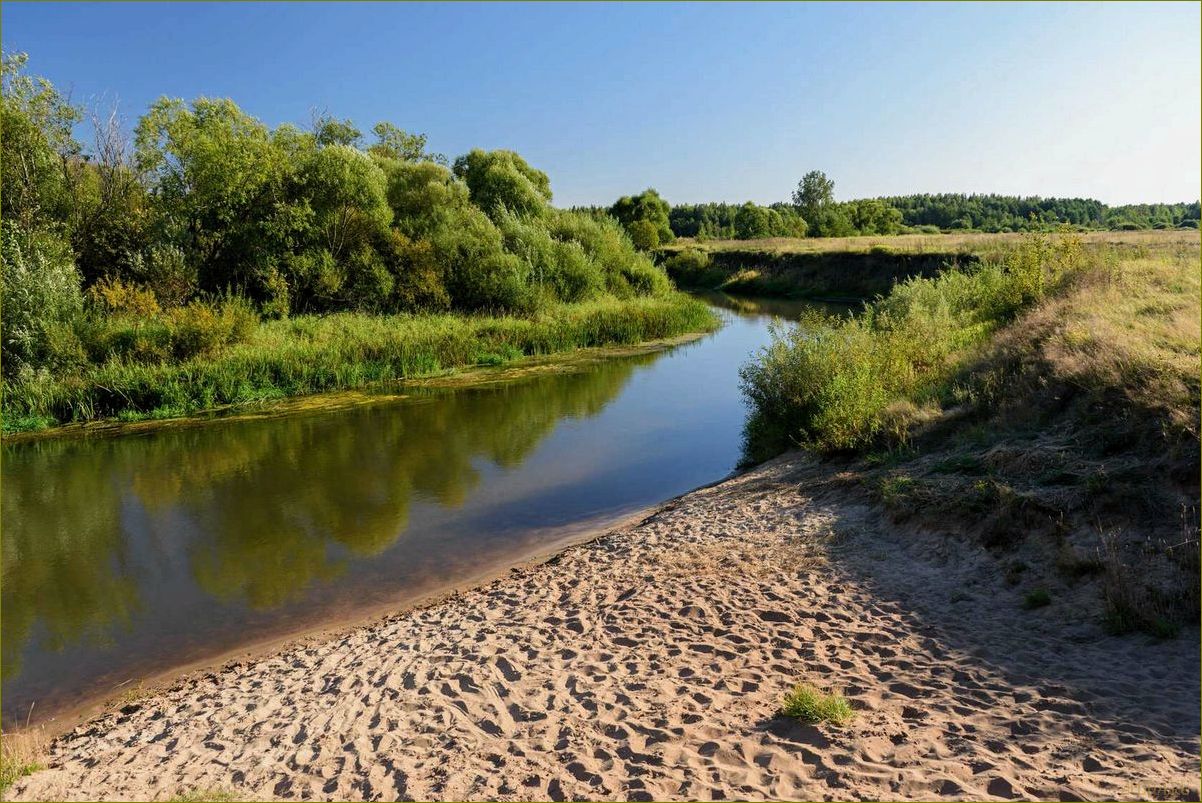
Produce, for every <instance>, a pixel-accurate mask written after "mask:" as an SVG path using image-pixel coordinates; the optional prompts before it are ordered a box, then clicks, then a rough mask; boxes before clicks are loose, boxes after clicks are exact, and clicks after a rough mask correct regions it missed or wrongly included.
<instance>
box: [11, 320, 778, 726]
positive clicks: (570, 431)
mask: <svg viewBox="0 0 1202 803" xmlns="http://www.w3.org/2000/svg"><path fill="white" fill-rule="evenodd" d="M798 308H799V307H798V305H797V304H796V303H795V302H794V303H792V306H791V307H789V308H788V313H787V314H793V313H795V312H796V311H797V309H798ZM765 320H766V319H765V318H763V317H760V316H758V315H755V314H745V315H731V316H730V320H729V321H728V323H727V325H726V326H725V327H724V328H723V329H722V330H721V331H720V332H718V333H717V334H715V335H712V336H710V337H708V338H706V339H705V340H703V341H699V342H697V343H693V344H689V345H686V346H683V347H679V348H677V349H674V350H672V351H669V352H662V353H656V354H646V355H640V356H634V357H624V358H619V359H610V360H597V361H593V362H588V363H582V364H581V365H579V366H577V367H576V368H575V369H573V370H570V371H564V372H555V373H544V374H537V375H533V376H527V377H525V378H522V379H518V380H515V381H513V382H509V383H504V384H499V385H493V386H487V387H478V388H464V389H457V390H444V391H426V392H420V393H418V394H416V395H414V396H413V397H411V398H408V399H405V400H401V401H392V402H388V403H383V404H378V405H373V406H367V407H359V408H354V409H350V410H343V411H338V412H332V413H320V414H311V415H298V416H294V417H287V418H280V419H272V420H260V421H243V422H224V423H215V424H212V425H209V426H204V427H198V428H189V429H179V430H161V431H157V432H152V433H149V434H143V435H137V436H130V437H123V438H113V439H99V440H90V441H88V440H74V441H47V442H34V443H28V444H19V445H15V446H9V447H5V449H4V453H3V458H4V460H3V473H2V480H3V482H2V484H0V533H2V536H3V545H2V547H3V550H2V558H3V567H2V568H3V577H2V580H3V586H2V589H0V593H2V600H0V602H2V605H3V607H2V609H0V610H2V611H3V614H2V628H3V633H2V636H3V642H2V643H3V655H2V660H3V671H4V681H3V682H4V689H3V704H4V718H5V720H6V721H10V720H12V721H24V719H25V716H26V714H27V711H28V709H29V707H30V705H31V704H32V703H34V702H35V701H36V703H37V705H36V712H37V714H39V715H41V716H46V715H49V714H52V713H53V712H54V711H56V710H61V709H63V708H66V707H68V706H71V705H73V704H76V703H78V702H81V701H83V700H86V699H88V698H89V697H93V696H96V695H98V694H104V693H107V692H109V691H110V690H111V689H112V688H113V687H114V686H116V685H118V684H121V683H124V682H126V681H128V680H130V679H131V678H135V679H136V678H140V677H145V676H147V675H150V674H153V673H154V672H157V671H163V670H166V669H169V668H171V667H172V666H177V665H181V664H183V663H187V662H190V661H195V660H200V659H204V658H206V657H212V656H215V655H217V654H220V653H222V652H225V651H228V650H230V649H234V648H236V647H238V646H240V645H244V644H248V643H250V642H253V641H255V640H261V639H264V638H268V637H271V636H274V635H278V634H282V633H289V632H296V631H299V630H301V629H304V628H306V627H313V626H316V625H320V624H322V623H328V622H331V621H336V620H338V619H340V618H345V617H348V616H352V615H353V614H354V613H355V612H356V611H361V612H362V611H366V610H368V609H371V608H373V607H378V606H382V605H390V604H391V605H395V604H403V603H404V602H405V601H407V600H412V599H414V598H416V597H418V596H420V595H422V594H426V593H430V592H431V591H435V590H437V589H439V588H445V587H447V586H448V585H450V584H454V583H456V582H462V581H464V580H465V579H468V578H470V577H472V576H474V575H477V574H479V573H481V572H484V571H488V570H491V569H495V568H497V567H498V566H502V565H504V564H505V563H506V562H512V561H514V560H519V559H521V558H522V557H524V556H527V555H529V554H531V553H532V552H534V551H537V550H538V549H539V548H540V547H546V546H547V545H549V544H551V543H554V542H555V541H556V540H557V539H561V538H562V537H563V532H564V528H567V527H570V526H572V525H575V524H579V523H581V522H595V523H604V522H605V521H612V520H614V519H616V518H618V517H620V516H621V515H623V514H626V513H629V512H631V511H633V510H635V509H637V508H639V507H643V506H646V505H649V504H653V503H654V502H656V501H659V500H661V499H664V498H668V497H671V496H673V495H675V494H678V493H681V492H683V491H685V490H688V489H689V488H691V487H695V486H697V485H699V484H702V483H704V482H707V481H711V480H714V479H718V478H719V477H721V476H722V475H723V474H724V473H726V472H727V471H729V470H730V469H731V468H732V467H733V466H734V464H735V462H736V460H737V459H738V455H739V433H740V427H741V424H742V420H743V416H744V409H743V405H742V400H741V399H740V397H739V393H738V388H737V369H738V366H739V365H740V364H741V363H742V362H743V361H744V360H745V359H746V358H747V356H748V355H749V354H750V353H751V352H752V351H753V350H754V349H755V348H757V347H759V346H760V345H762V344H763V343H764V342H765V341H766V339H767V337H766V332H765ZM35 718H36V717H35Z"/></svg>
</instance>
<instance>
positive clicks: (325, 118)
mask: <svg viewBox="0 0 1202 803" xmlns="http://www.w3.org/2000/svg"><path fill="white" fill-rule="evenodd" d="M313 138H314V139H315V140H316V141H317V146H318V147H319V148H324V147H326V146H327V145H349V146H351V147H358V145H359V142H360V141H361V140H362V139H363V132H361V131H360V130H359V129H357V128H355V124H354V123H352V122H351V121H350V120H339V119H337V118H335V117H332V116H330V115H329V114H327V113H325V112H322V113H321V114H318V115H316V116H315V117H314V119H313Z"/></svg>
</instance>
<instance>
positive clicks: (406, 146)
mask: <svg viewBox="0 0 1202 803" xmlns="http://www.w3.org/2000/svg"><path fill="white" fill-rule="evenodd" d="M371 130H372V133H374V134H375V135H376V144H375V145H372V146H371V148H369V149H368V150H369V151H370V152H371V153H372V154H374V155H376V156H380V157H384V158H387V159H399V160H400V161H402V162H437V163H438V164H446V163H447V157H445V156H443V155H442V154H441V153H427V152H426V135H425V134H410V133H409V132H408V131H402V130H401V129H399V128H397V127H396V126H395V125H393V124H392V123H386V122H381V123H376V124H375V125H374V126H373V127H372V129H371Z"/></svg>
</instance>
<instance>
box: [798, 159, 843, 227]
mask: <svg viewBox="0 0 1202 803" xmlns="http://www.w3.org/2000/svg"><path fill="white" fill-rule="evenodd" d="M834 202H835V182H834V181H832V180H831V179H829V178H827V177H826V173H823V172H822V171H821V170H811V171H810V172H808V173H806V174H805V175H804V176H802V178H801V181H799V182H797V189H795V190H794V191H793V205H794V206H796V207H797V211H798V212H800V213H801V215H802V217H804V218H805V219H806V220H808V221H810V222H811V223H813V221H815V220H816V219H817V218H818V216H819V213H820V212H822V211H824V210H825V209H826V208H827V207H829V206H831V205H832V204H834Z"/></svg>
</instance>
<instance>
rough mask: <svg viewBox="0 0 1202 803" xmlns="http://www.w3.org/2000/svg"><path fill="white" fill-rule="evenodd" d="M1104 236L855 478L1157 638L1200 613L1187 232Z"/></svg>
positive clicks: (1195, 386)
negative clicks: (922, 418)
mask: <svg viewBox="0 0 1202 803" xmlns="http://www.w3.org/2000/svg"><path fill="white" fill-rule="evenodd" d="M1133 234H1134V235H1136V236H1138V238H1139V239H1141V240H1143V241H1144V244H1142V245H1133V244H1132V243H1130V242H1129V238H1131V237H1132V236H1133ZM1112 236H1113V235H1112ZM1118 236H1119V237H1121V238H1122V240H1124V242H1123V243H1121V244H1119V243H1115V244H1111V245H1104V244H1098V242H1096V241H1097V240H1098V239H1099V238H1098V237H1095V238H1094V240H1095V243H1094V245H1093V246H1091V247H1090V248H1091V249H1092V250H1090V251H1087V255H1088V256H1089V259H1088V260H1087V264H1086V265H1085V266H1084V267H1083V268H1082V269H1081V270H1080V271H1079V272H1078V273H1077V274H1076V275H1074V276H1073V277H1072V280H1071V281H1069V282H1067V283H1066V284H1065V285H1064V286H1063V288H1062V289H1061V290H1060V291H1059V292H1055V293H1053V294H1052V295H1050V296H1048V297H1047V298H1045V299H1044V300H1043V301H1042V302H1040V303H1039V304H1037V305H1036V306H1034V307H1033V308H1031V309H1030V310H1028V311H1027V312H1026V313H1024V314H1023V315H1021V316H1020V317H1019V318H1017V319H1016V320H1014V321H1013V322H1012V323H1010V324H1009V325H1007V326H1005V327H1003V328H1002V329H1000V330H998V331H997V332H996V333H995V334H994V335H993V336H992V337H991V338H990V339H989V340H988V341H987V342H986V343H985V344H984V346H983V348H981V349H980V351H979V352H978V353H977V355H976V357H975V358H973V359H970V360H969V361H967V362H966V363H965V365H964V367H963V369H962V370H961V372H960V375H959V376H958V377H957V378H955V380H954V381H953V388H952V393H951V398H949V399H944V400H943V405H942V410H941V411H940V412H939V414H938V415H937V416H935V417H934V418H933V419H931V420H929V421H927V422H924V423H923V424H921V425H920V426H918V427H916V428H915V429H913V430H911V432H910V441H909V444H908V445H907V446H906V447H905V448H903V449H894V450H893V451H890V452H885V453H880V454H877V455H875V456H873V459H872V460H869V461H865V462H864V463H863V464H862V468H861V470H860V474H859V479H860V480H861V481H862V482H863V484H864V486H865V487H867V488H868V489H870V490H871V492H872V493H873V495H874V496H876V497H877V498H878V499H879V500H880V501H881V502H883V503H884V504H885V506H886V507H887V509H888V510H889V511H890V512H891V513H892V515H893V516H894V518H895V519H896V520H898V521H903V520H914V521H916V522H920V523H921V524H922V525H923V526H931V527H936V528H941V529H945V530H947V531H948V532H956V533H959V534H970V535H972V536H974V537H976V538H978V539H979V540H980V542H981V543H982V544H984V545H985V546H987V547H989V548H990V549H992V550H995V551H996V552H997V553H998V556H999V560H1002V561H1003V562H1005V561H1014V560H1016V559H1019V558H1021V559H1022V561H1023V562H1024V563H1025V564H1026V565H1027V566H1028V567H1029V569H1028V571H1027V572H1026V573H1025V574H1024V577H1023V580H1024V582H1026V583H1029V584H1033V585H1032V586H1029V587H1043V588H1045V589H1046V590H1048V591H1049V592H1050V594H1051V598H1053V599H1055V600H1056V601H1057V605H1059V604H1060V601H1061V600H1063V599H1067V598H1076V597H1079V596H1080V594H1082V593H1083V594H1088V595H1091V596H1092V599H1093V600H1094V601H1095V602H1094V603H1093V611H1094V613H1093V614H1092V615H1097V616H1098V617H1099V619H1100V621H1101V622H1102V624H1104V625H1105V627H1106V629H1108V630H1110V631H1111V632H1127V631H1132V630H1141V631H1145V632H1148V633H1151V634H1153V635H1156V636H1160V637H1164V636H1169V635H1172V634H1173V633H1174V632H1176V630H1178V629H1179V628H1180V627H1181V625H1182V624H1185V623H1189V622H1196V621H1197V619H1198V605H1199V538H1198V529H1199V527H1198V524H1199V517H1198V498H1199V490H1200V489H1199V476H1198V461H1199V454H1200V451H1202V450H1200V444H1199V406H1200V402H1199V397H1200V389H1199V388H1200V381H1199V374H1200V371H1202V353H1200V349H1199V342H1200V340H1202V314H1200V299H1202V277H1200V274H1199V256H1200V254H1199V250H1200V249H1199V241H1198V235H1197V234H1196V233H1193V234H1191V235H1190V236H1189V239H1187V240H1184V241H1183V239H1182V237H1181V236H1180V234H1179V233H1176V232H1167V233H1165V232H1137V233H1123V234H1122V235H1118ZM1099 532H1102V533H1105V536H1104V537H1102V538H1101V539H1100V540H1099V535H1098V534H1099ZM1078 592H1080V593H1078ZM1033 603H1034V600H1033V601H1032V603H1031V604H1033Z"/></svg>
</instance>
